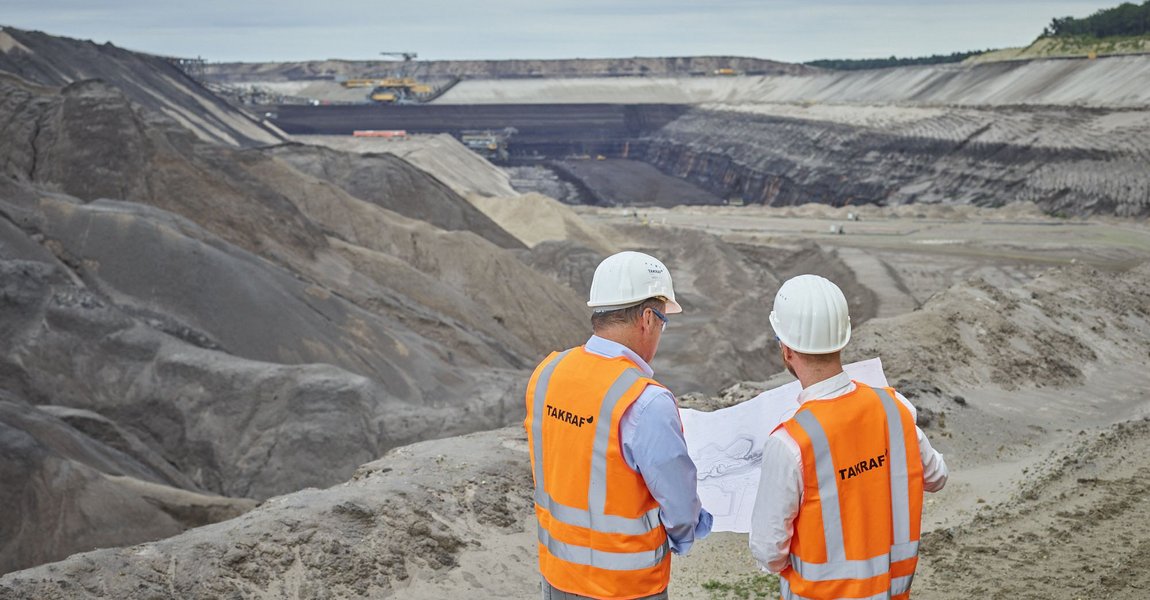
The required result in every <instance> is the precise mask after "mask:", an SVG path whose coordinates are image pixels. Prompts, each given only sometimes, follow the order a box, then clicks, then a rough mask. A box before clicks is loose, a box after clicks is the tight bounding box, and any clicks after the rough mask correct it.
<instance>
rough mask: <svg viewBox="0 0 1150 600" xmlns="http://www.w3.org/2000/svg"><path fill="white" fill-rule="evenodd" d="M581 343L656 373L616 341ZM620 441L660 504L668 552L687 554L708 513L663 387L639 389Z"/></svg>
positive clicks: (707, 526) (703, 533)
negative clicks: (701, 499)
mask: <svg viewBox="0 0 1150 600" xmlns="http://www.w3.org/2000/svg"><path fill="white" fill-rule="evenodd" d="M583 347H584V348H586V349H587V351H588V352H592V353H594V354H598V355H600V356H604V357H606V358H618V357H620V356H623V357H626V358H627V359H629V360H630V361H631V362H633V363H635V366H636V367H639V369H640V370H641V371H643V373H644V374H646V375H647V376H648V377H651V376H653V375H654V373H655V372H654V371H653V370H652V369H651V366H650V365H648V364H647V361H645V360H643V359H642V358H640V357H639V355H638V354H635V353H634V352H632V351H631V349H630V348H628V347H626V346H624V345H623V344H620V343H618V342H613V341H611V340H608V339H605V338H601V337H599V336H597V335H593V336H591V339H589V340H587V343H586V344H585V345H584V346H583ZM619 442H620V444H622V446H623V459H624V460H626V461H627V464H628V465H629V466H630V467H631V468H632V469H635V470H636V471H638V472H639V474H641V475H642V476H643V480H644V481H645V482H647V489H648V490H650V492H651V495H652V496H654V497H655V501H656V502H658V503H659V520H660V521H662V522H663V527H664V528H666V529H667V537H668V538H669V539H670V545H671V551H672V552H675V553H676V554H687V552H689V551H690V550H691V545H692V544H694V543H695V540H701V539H703V538H705V537H707V535H708V534H709V533H711V521H712V517H711V513H709V512H707V511H706V510H704V509H703V505H702V503H701V502H700V501H699V493H698V490H697V488H696V484H697V476H696V471H695V463H694V461H692V460H691V457H690V456H688V455H687V442H686V441H685V440H684V439H683V424H682V421H681V420H680V419H679V407H678V404H677V403H676V402H675V397H674V396H673V395H671V392H670V391H668V390H667V388H664V387H659V386H655V385H648V386H647V388H646V389H644V390H643V393H642V394H640V395H639V399H638V400H636V401H635V402H634V403H632V404H631V406H629V407H628V408H627V411H626V412H624V413H623V419H622V420H621V421H620V423H619Z"/></svg>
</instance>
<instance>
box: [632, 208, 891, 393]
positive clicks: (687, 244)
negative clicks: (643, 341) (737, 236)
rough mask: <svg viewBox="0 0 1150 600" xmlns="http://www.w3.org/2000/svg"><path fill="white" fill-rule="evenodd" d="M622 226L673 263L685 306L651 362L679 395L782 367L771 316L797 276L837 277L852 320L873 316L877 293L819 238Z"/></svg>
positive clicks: (635, 243)
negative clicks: (752, 238)
mask: <svg viewBox="0 0 1150 600" xmlns="http://www.w3.org/2000/svg"><path fill="white" fill-rule="evenodd" d="M640 217H641V218H642V215H640ZM618 230H619V234H618V236H617V239H618V240H619V242H618V244H619V245H620V247H624V248H628V249H637V250H642V251H645V252H649V253H651V254H652V255H654V256H658V257H659V258H660V259H661V260H663V261H664V262H665V263H666V264H667V265H668V266H669V267H670V269H671V273H672V277H673V278H674V284H675V296H676V299H677V300H678V301H679V303H680V304H681V305H682V306H683V311H684V312H683V314H681V315H676V316H674V317H673V318H672V322H671V324H670V325H668V327H667V332H666V334H665V335H664V336H663V339H662V342H660V345H659V352H658V354H656V356H655V361H654V363H653V364H652V366H653V367H654V368H655V372H656V377H657V378H658V379H659V380H660V381H662V382H663V383H666V384H667V385H669V386H670V388H671V390H673V391H674V392H676V393H678V394H684V393H688V392H706V393H715V392H717V391H718V390H719V389H721V388H723V387H726V386H728V385H730V384H731V383H732V382H736V381H747V380H754V381H761V380H762V379H765V378H766V377H768V376H770V375H771V374H773V373H776V372H778V371H779V370H780V369H781V368H782V363H781V359H780V358H779V351H778V345H777V344H776V342H775V338H774V334H773V333H772V331H771V328H770V324H769V321H768V317H769V315H770V312H771V308H772V303H773V302H774V292H775V290H777V289H778V287H779V285H780V284H781V283H782V282H783V281H785V280H787V279H788V278H790V277H791V276H793V275H797V274H800V273H816V274H820V275H823V276H825V277H830V278H832V279H834V280H835V281H836V282H838V284H839V285H840V286H842V288H843V290H844V291H845V293H846V294H847V298H848V300H849V301H850V302H851V303H852V305H851V315H852V319H853V322H855V323H864V322H866V320H867V319H870V318H871V317H872V316H874V311H875V300H874V292H872V291H871V290H869V289H867V288H866V287H865V286H863V285H862V284H861V283H859V282H858V281H857V279H856V278H855V276H854V273H853V272H852V271H851V270H850V269H849V268H847V266H846V265H845V264H844V263H843V262H842V261H841V260H840V259H839V258H838V257H837V256H836V255H834V254H833V253H832V252H826V251H823V250H822V249H820V248H819V247H818V246H817V245H815V244H813V243H810V242H805V243H798V244H784V243H778V244H772V245H768V246H759V245H744V244H732V243H729V242H726V241H724V240H723V239H722V238H720V237H719V236H716V235H712V234H709V233H702V232H698V231H693V230H689V229H679V228H674V227H663V226H655V227H651V226H648V225H630V226H620V227H618Z"/></svg>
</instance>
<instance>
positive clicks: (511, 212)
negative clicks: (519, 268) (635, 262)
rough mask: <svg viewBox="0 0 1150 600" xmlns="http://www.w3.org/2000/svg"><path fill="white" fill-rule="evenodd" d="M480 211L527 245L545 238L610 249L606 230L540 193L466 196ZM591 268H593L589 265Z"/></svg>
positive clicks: (607, 251)
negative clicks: (599, 228) (496, 196)
mask: <svg viewBox="0 0 1150 600" xmlns="http://www.w3.org/2000/svg"><path fill="white" fill-rule="evenodd" d="M467 199H468V200H469V201H471V203H472V204H474V205H475V206H476V208H478V209H479V210H481V211H483V214H485V215H487V216H489V217H491V219H492V220H493V221H495V222H496V223H499V225H500V226H501V227H503V228H504V229H506V230H507V231H509V232H511V234H512V235H514V236H515V237H517V238H519V239H520V240H521V241H522V242H523V243H524V244H526V245H527V246H528V247H533V246H535V245H536V244H539V243H540V242H545V241H565V240H566V241H571V242H575V243H577V244H581V245H584V246H587V247H589V248H593V249H595V250H597V251H600V252H602V253H604V255H606V254H611V253H613V252H614V250H613V248H614V247H615V244H614V243H613V242H611V240H610V239H609V237H608V235H610V234H609V232H602V231H599V230H598V229H597V228H596V227H594V226H592V225H590V224H588V223H587V222H586V221H584V220H583V219H582V218H581V217H580V216H579V215H577V214H576V213H575V212H574V211H572V210H571V209H570V208H569V207H567V206H565V205H563V204H561V203H559V202H558V201H557V200H554V199H552V198H548V197H547V196H543V195H541V194H523V195H521V196H512V197H503V198H491V197H486V196H479V195H474V194H472V195H469V196H468V197H467ZM592 272H594V269H592Z"/></svg>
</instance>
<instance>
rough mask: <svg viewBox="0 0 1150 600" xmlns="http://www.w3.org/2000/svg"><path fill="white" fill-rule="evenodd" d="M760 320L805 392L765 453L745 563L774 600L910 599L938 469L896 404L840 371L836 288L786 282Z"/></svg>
mask: <svg viewBox="0 0 1150 600" xmlns="http://www.w3.org/2000/svg"><path fill="white" fill-rule="evenodd" d="M770 321H771V327H773V328H774V330H775V335H776V336H777V337H778V340H779V348H780V350H781V352H782V356H783V362H784V363H785V364H786V367H787V370H788V371H790V372H791V374H792V375H794V376H795V377H797V378H798V379H799V382H800V383H801V384H802V386H803V391H802V393H800V394H799V407H798V409H797V410H796V411H795V412H794V413H793V414H791V415H788V416H787V417H785V418H784V419H783V423H782V424H781V425H779V426H778V427H776V428H775V429H774V431H773V432H772V433H771V435H770V437H769V438H768V439H767V442H766V444H765V446H764V447H763V466H762V476H761V479H760V480H759V491H758V496H757V497H756V499H755V510H754V513H753V515H752V518H751V535H750V545H751V554H753V555H754V557H755V560H756V561H758V563H759V565H760V566H761V567H762V568H763V569H765V570H767V571H770V572H772V573H779V574H780V578H779V581H780V584H781V586H782V597H783V598H784V599H791V598H807V599H811V600H817V599H821V598H896V599H898V598H909V597H910V584H911V580H912V579H913V577H914V570H915V566H916V565H917V562H918V541H919V528H920V524H921V519H922V497H923V491H924V490H925V491H928V492H934V491H938V490H940V489H942V487H943V486H944V485H945V484H946V478H947V470H946V462H945V461H944V460H943V457H942V455H941V454H939V453H938V452H936V451H935V450H934V448H932V447H931V445H930V442H929V441H928V440H927V439H926V436H925V435H924V434H923V432H922V430H921V429H919V428H918V427H917V426H916V425H915V416H916V415H915V409H914V406H912V405H911V404H910V402H908V401H907V399H906V398H904V397H903V396H902V395H901V394H899V393H898V392H896V391H894V390H893V389H891V388H872V387H870V386H867V385H865V384H863V383H859V382H855V381H851V379H850V377H849V376H847V374H846V373H845V372H844V371H843V368H842V360H841V357H840V352H841V351H842V349H843V348H844V347H845V346H846V345H847V342H849V341H850V337H851V324H850V315H849V314H848V311H847V301H846V298H845V297H844V296H843V293H842V290H840V289H839V288H838V286H836V285H835V284H833V283H831V282H830V281H828V280H827V279H824V278H822V277H819V276H817V275H800V276H798V277H795V278H793V279H790V280H788V281H787V282H785V283H784V284H783V285H782V287H781V288H780V289H779V292H778V294H777V295H776V296H775V305H774V310H773V311H772V312H771V316H770Z"/></svg>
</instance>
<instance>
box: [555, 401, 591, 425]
mask: <svg viewBox="0 0 1150 600" xmlns="http://www.w3.org/2000/svg"><path fill="white" fill-rule="evenodd" d="M547 416H549V417H553V418H555V419H559V420H560V421H562V422H564V423H567V424H568V425H574V426H576V427H582V426H583V425H584V424H587V425H590V424H592V423H594V422H595V417H594V416H593V415H590V416H586V417H581V416H579V415H576V414H572V413H571V411H567V410H563V409H560V408H555V407H554V406H551V405H550V404H548V405H547Z"/></svg>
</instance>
